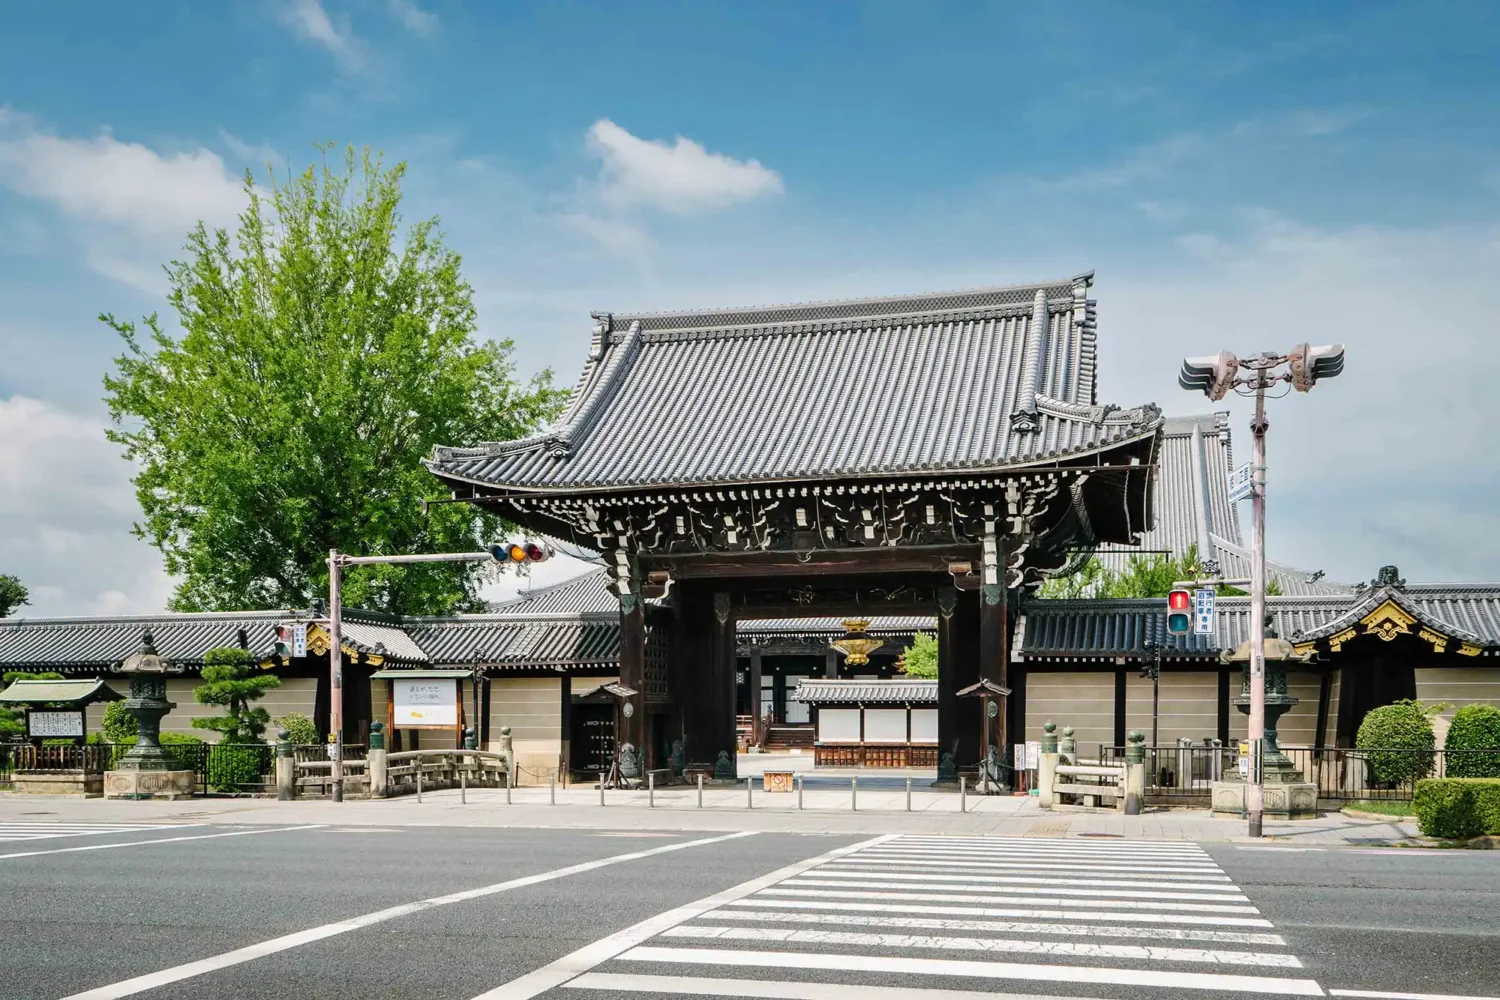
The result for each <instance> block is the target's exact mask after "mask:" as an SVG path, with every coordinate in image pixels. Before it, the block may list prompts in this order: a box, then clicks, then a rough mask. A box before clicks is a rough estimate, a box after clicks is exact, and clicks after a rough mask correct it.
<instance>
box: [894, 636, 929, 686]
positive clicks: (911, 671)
mask: <svg viewBox="0 0 1500 1000" xmlns="http://www.w3.org/2000/svg"><path fill="white" fill-rule="evenodd" d="M901 672H902V673H903V674H905V675H906V676H907V677H920V678H924V679H931V678H934V677H936V676H937V675H938V644H937V637H936V636H934V635H932V634H931V633H928V632H918V633H917V634H916V635H914V636H913V637H912V640H911V645H910V646H907V647H906V652H904V653H902V654H901Z"/></svg>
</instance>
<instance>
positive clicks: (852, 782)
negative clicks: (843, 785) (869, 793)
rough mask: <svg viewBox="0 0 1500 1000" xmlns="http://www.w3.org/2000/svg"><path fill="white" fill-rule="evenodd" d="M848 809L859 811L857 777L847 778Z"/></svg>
mask: <svg viewBox="0 0 1500 1000" xmlns="http://www.w3.org/2000/svg"><path fill="white" fill-rule="evenodd" d="M849 811H850V812H859V778H858V777H852V778H850V779H849Z"/></svg>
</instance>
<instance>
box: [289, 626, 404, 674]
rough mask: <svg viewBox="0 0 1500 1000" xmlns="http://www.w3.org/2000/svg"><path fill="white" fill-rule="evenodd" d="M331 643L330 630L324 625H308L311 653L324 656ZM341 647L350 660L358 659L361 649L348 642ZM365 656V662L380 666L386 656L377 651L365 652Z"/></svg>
mask: <svg viewBox="0 0 1500 1000" xmlns="http://www.w3.org/2000/svg"><path fill="white" fill-rule="evenodd" d="M330 645H331V644H330V643H329V641H328V632H327V631H326V630H325V629H324V628H323V626H321V625H309V626H308V627H307V651H308V652H309V653H316V654H317V655H319V656H322V655H324V654H326V653H327V652H328V647H329V646H330ZM339 648H340V649H341V650H343V651H344V655H345V656H347V657H349V659H350V660H358V659H359V657H360V651H359V650H357V649H355V648H354V647H353V646H351V645H349V644H348V643H347V642H341V643H339ZM364 657H365V662H366V663H368V664H369V665H370V666H372V667H378V666H380V665H381V664H382V663H384V662H385V657H383V656H378V655H376V654H375V653H365V654H364Z"/></svg>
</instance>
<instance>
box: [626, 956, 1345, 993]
mask: <svg viewBox="0 0 1500 1000" xmlns="http://www.w3.org/2000/svg"><path fill="white" fill-rule="evenodd" d="M620 961H622V962H663V963H671V964H677V965H730V966H735V965H747V966H752V967H754V968H757V969H773V968H782V969H817V970H828V971H838V972H896V973H905V974H908V975H918V976H962V977H964V978H972V979H1035V980H1042V981H1044V982H1052V983H1098V984H1100V985H1105V986H1167V987H1176V988H1180V989H1196V990H1223V991H1226V992H1233V993H1270V994H1274V995H1282V996H1284V995H1292V996H1314V997H1320V996H1323V989H1322V987H1320V986H1319V985H1318V984H1317V983H1315V982H1314V981H1312V980H1311V979H1290V978H1280V977H1275V976H1238V975H1229V974H1226V973H1222V972H1169V971H1167V970H1165V969H1122V968H1118V967H1115V966H1092V965H1034V964H1031V963H1020V962H972V961H960V960H956V959H947V958H898V957H893V956H888V955H830V954H819V953H808V952H784V951H750V950H746V951H738V950H729V949H722V948H666V947H660V946H649V945H643V946H641V947H639V948H632V949H630V950H629V951H627V952H625V954H623V955H621V956H620Z"/></svg>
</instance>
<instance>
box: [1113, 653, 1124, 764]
mask: <svg viewBox="0 0 1500 1000" xmlns="http://www.w3.org/2000/svg"><path fill="white" fill-rule="evenodd" d="M1125 691H1126V688H1125V671H1123V670H1116V671H1115V732H1114V745H1115V746H1117V747H1123V746H1124V745H1125Z"/></svg>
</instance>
